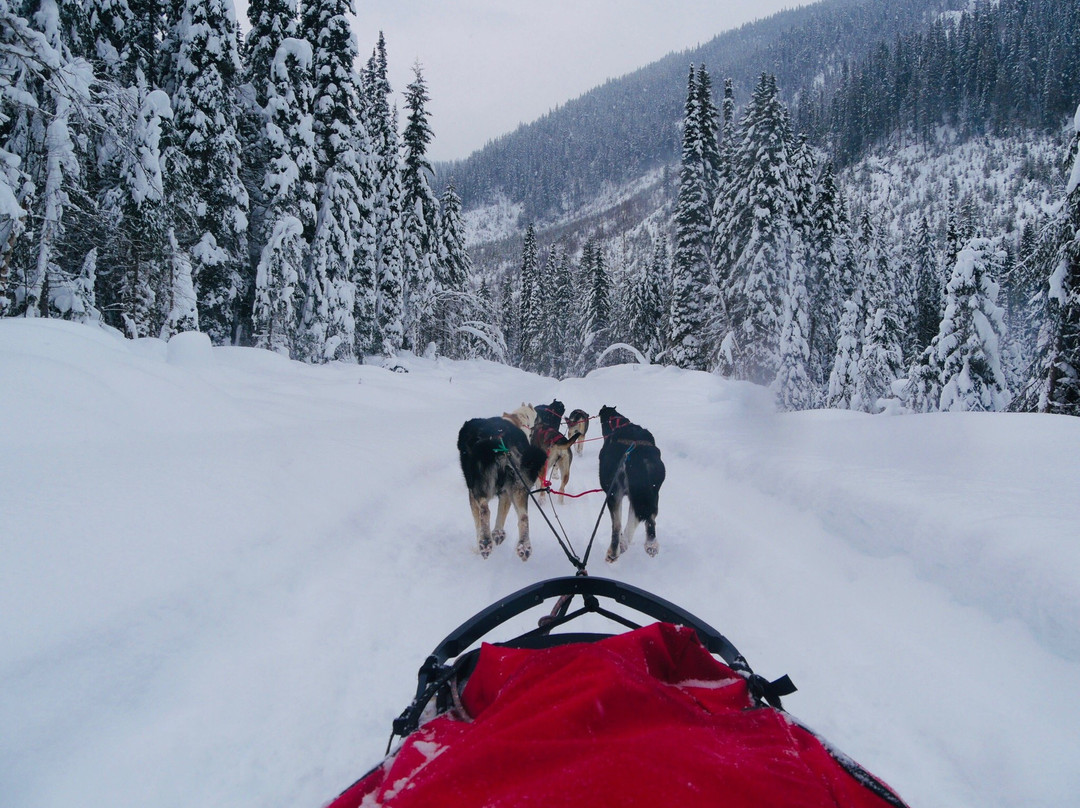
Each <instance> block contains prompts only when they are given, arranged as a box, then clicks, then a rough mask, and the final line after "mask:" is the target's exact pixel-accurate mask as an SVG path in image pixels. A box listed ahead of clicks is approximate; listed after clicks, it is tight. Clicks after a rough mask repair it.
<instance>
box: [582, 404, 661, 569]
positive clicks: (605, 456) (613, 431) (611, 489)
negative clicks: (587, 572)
mask: <svg viewBox="0 0 1080 808" xmlns="http://www.w3.org/2000/svg"><path fill="white" fill-rule="evenodd" d="M599 417H600V429H601V431H602V432H603V435H604V444H603V446H601V447H600V487H601V488H603V489H604V491H605V492H606V493H607V506H608V512H609V513H610V514H611V546H610V547H608V551H607V556H606V558H607V560H608V561H609V562H610V561H615V560H616V559H617V558H618V557H619V555H620V554H621V553H623V552H625V551H626V548H627V547H628V546H629V545H630V541H631V540H632V539H633V538H634V532H635V531H636V530H637V526H638V523H639V522H644V523H645V552H646V553H648V554H649V555H650V556H655V555H656V554H657V553H658V552H660V543H659V542H658V541H657V540H656V513H657V510H658V508H659V502H660V486H661V485H663V483H664V477H665V476H666V473H667V472H666V471H665V469H664V462H663V461H662V460H661V459H660V450H659V449H657V448H656V441H655V439H654V438H653V436H652V433H651V432H649V430H647V429H645V428H644V427H641V426H638V425H637V424H633V423H631V422H630V421H629V420H627V419H626V418H625V417H624V416H623V415H622V414H621V413H620V412H619V411H618V410H616V409H615V408H614V407H608V406H604V407H601V408H600V416H599ZM627 497H628V498H629V499H630V507H629V509H628V512H627V516H626V530H625V531H624V530H623V529H622V501H623V499H624V498H627Z"/></svg>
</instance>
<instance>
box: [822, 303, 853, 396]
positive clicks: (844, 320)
mask: <svg viewBox="0 0 1080 808" xmlns="http://www.w3.org/2000/svg"><path fill="white" fill-rule="evenodd" d="M860 309H861V306H860V303H859V300H858V298H856V299H849V300H845V301H844V305H843V310H842V312H841V314H840V323H839V325H838V327H837V338H836V355H835V357H834V359H833V365H832V370H831V371H830V373H829V386H828V389H827V391H826V394H825V404H826V406H828V407H830V408H832V409H837V410H848V409H851V401H852V399H853V398H854V397H855V388H856V385H857V383H858V374H859V354H860V353H861V348H862V346H861V343H860V336H861V333H862V329H861V328H860V327H859V322H860V319H861V312H860Z"/></svg>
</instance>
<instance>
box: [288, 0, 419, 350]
mask: <svg viewBox="0 0 1080 808" xmlns="http://www.w3.org/2000/svg"><path fill="white" fill-rule="evenodd" d="M351 12H352V4H351V1H350V0H317V1H316V2H312V3H310V4H307V5H305V6H304V10H303V15H302V18H301V32H302V33H303V34H304V36H305V38H307V40H308V41H309V42H310V43H312V46H313V57H312V69H313V73H314V76H315V100H314V106H313V109H314V132H315V145H316V156H317V159H318V162H319V166H320V171H321V174H322V176H321V182H320V191H319V209H318V214H317V217H316V224H315V234H314V237H313V243H312V253H311V261H310V262H309V269H308V274H307V278H306V279H305V287H306V289H305V292H306V295H307V299H306V301H305V304H304V314H303V329H304V332H305V333H304V337H303V338H304V340H305V342H306V348H305V350H304V353H305V354H306V356H307V357H308V358H310V359H311V360H312V361H317V362H326V361H330V360H334V359H347V360H348V359H355V357H356V335H357V331H358V329H359V330H360V332H361V333H364V332H366V331H369V330H370V329H368V328H366V327H365V325H364V324H363V323H360V322H358V320H357V312H356V305H357V301H358V300H359V301H361V302H363V301H366V300H370V299H371V297H372V296H373V295H369V292H370V290H372V289H373V285H374V260H375V229H374V222H373V215H372V210H371V204H372V198H373V195H374V187H375V179H374V164H373V159H372V152H371V144H370V141H369V139H368V135H367V130H366V129H365V127H364V124H363V120H362V116H361V112H362V110H361V93H360V86H359V77H358V76H357V74H356V72H355V70H354V69H353V64H354V62H355V61H356V55H357V49H356V39H355V37H354V36H353V33H352V29H351V27H350V25H349V20H348V16H347V15H348V14H350V13H351ZM358 291H359V294H358ZM362 314H363V316H365V317H369V316H370V317H374V313H373V312H368V311H367V310H366V309H365V308H363V307H362ZM401 334H402V329H401V325H400V323H397V322H395V324H394V326H393V328H392V329H391V330H388V332H384V333H383V334H382V337H383V345H382V348H383V350H385V351H386V352H387V353H388V354H390V353H393V352H395V351H396V350H397V349H398V348H399V347H400V346H401ZM361 347H362V346H361Z"/></svg>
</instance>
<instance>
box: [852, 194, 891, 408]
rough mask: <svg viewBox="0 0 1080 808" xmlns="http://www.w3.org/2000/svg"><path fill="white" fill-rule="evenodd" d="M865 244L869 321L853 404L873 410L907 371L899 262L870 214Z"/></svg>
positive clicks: (864, 230) (864, 232)
mask: <svg viewBox="0 0 1080 808" xmlns="http://www.w3.org/2000/svg"><path fill="white" fill-rule="evenodd" d="M861 246H862V249H863V256H862V265H863V269H862V278H863V279H864V283H865V289H864V301H865V304H866V324H865V325H864V326H863V332H862V347H861V349H860V352H859V367H858V378H857V381H856V385H855V395H854V397H853V398H852V399H851V408H852V409H855V410H862V411H863V412H872V413H873V412H879V411H880V410H881V408H882V406H883V405H882V400H883V399H888V398H892V396H893V391H892V384H893V382H895V381H896V380H897V379H899V378H900V374H901V373H902V372H903V367H904V365H903V361H904V352H903V345H902V342H903V332H902V330H901V327H900V320H899V317H898V315H897V311H896V275H895V265H894V263H893V261H892V259H891V257H890V256H889V254H888V250H887V248H886V247H885V246H884V245H883V244H882V242H881V239H880V238H879V235H878V233H877V231H876V229H875V228H874V227H873V224H872V222H871V219H870V215H869V214H866V215H865V216H864V217H863V225H862V239H861Z"/></svg>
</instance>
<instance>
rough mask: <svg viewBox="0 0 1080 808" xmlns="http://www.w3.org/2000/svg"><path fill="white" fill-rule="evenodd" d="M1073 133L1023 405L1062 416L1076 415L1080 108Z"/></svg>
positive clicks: (1050, 234)
mask: <svg viewBox="0 0 1080 808" xmlns="http://www.w3.org/2000/svg"><path fill="white" fill-rule="evenodd" d="M1073 128H1074V134H1073V137H1072V141H1071V143H1070V145H1069V152H1068V161H1067V164H1068V163H1071V172H1070V175H1069V179H1068V182H1067V184H1066V188H1065V200H1064V203H1063V205H1062V207H1061V208H1060V210H1059V211H1058V212H1057V215H1056V216H1055V219H1054V221H1053V223H1052V226H1051V227H1049V228H1048V230H1047V233H1046V236H1045V240H1046V244H1047V252H1048V253H1050V254H1051V255H1052V259H1051V261H1050V262H1049V270H1050V271H1049V277H1048V279H1047V287H1046V296H1045V303H1044V309H1043V310H1044V321H1043V322H1044V324H1043V327H1042V329H1041V331H1040V334H1039V343H1038V347H1037V352H1036V357H1035V359H1036V364H1035V374H1034V378H1033V380H1032V382H1031V383H1030V384H1029V385H1028V388H1027V389H1026V390H1025V392H1024V400H1023V402H1022V406H1023V407H1024V408H1025V409H1034V410H1037V411H1038V412H1049V413H1057V414H1062V415H1080V108H1077V111H1076V115H1075V117H1074V118H1073Z"/></svg>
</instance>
